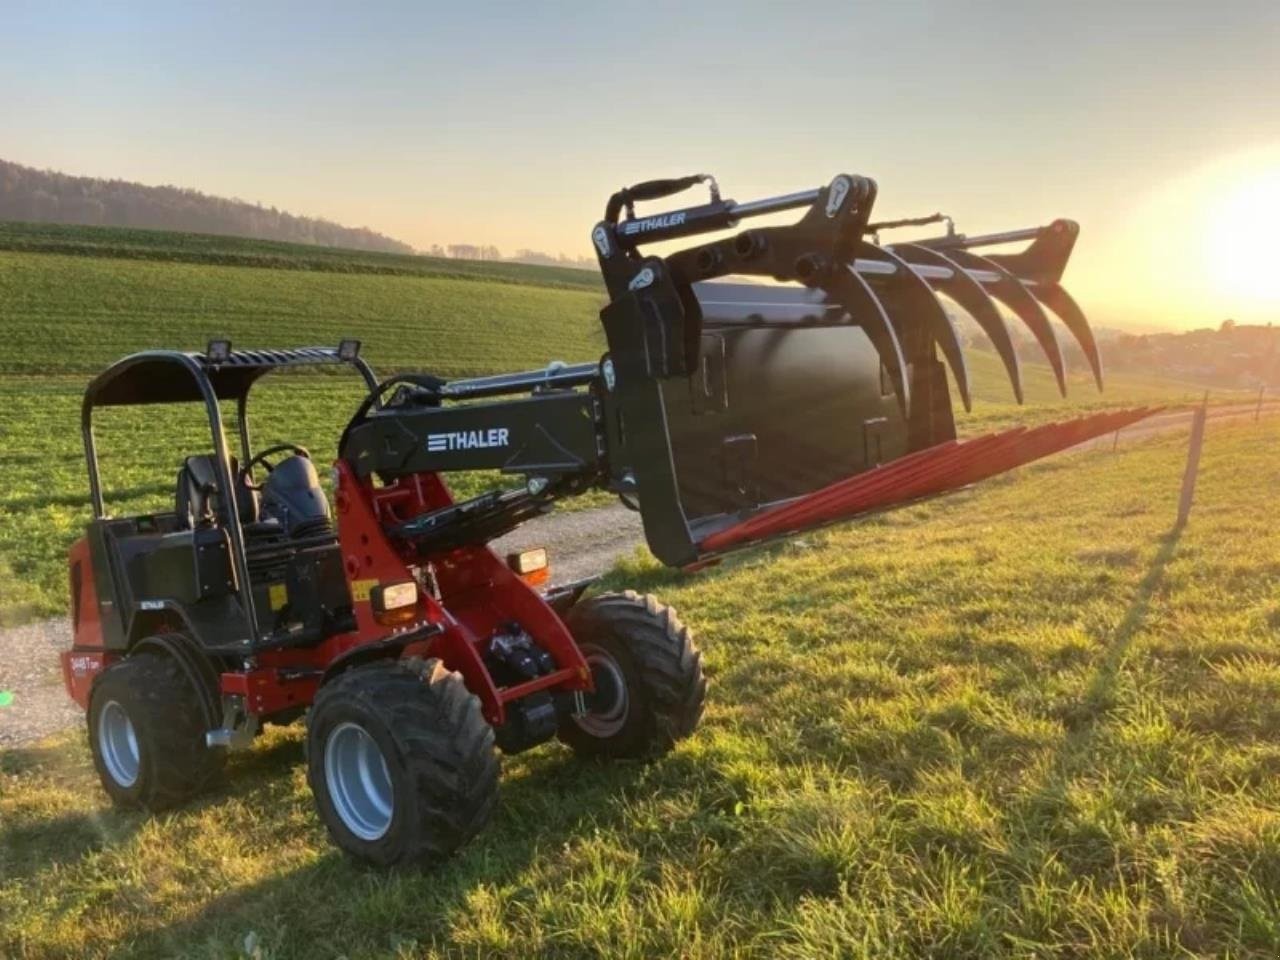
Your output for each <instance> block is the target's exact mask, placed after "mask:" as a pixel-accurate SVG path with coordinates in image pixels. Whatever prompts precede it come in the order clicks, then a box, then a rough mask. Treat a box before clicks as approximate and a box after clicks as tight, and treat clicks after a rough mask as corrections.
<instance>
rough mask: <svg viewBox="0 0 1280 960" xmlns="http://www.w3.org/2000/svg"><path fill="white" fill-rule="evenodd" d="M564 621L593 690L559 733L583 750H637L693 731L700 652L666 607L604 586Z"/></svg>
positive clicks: (701, 697)
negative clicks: (584, 706) (588, 670)
mask: <svg viewBox="0 0 1280 960" xmlns="http://www.w3.org/2000/svg"><path fill="white" fill-rule="evenodd" d="M565 625H566V626H567V627H568V628H569V632H570V633H572V634H573V638H574V640H575V641H576V642H577V644H578V648H579V649H580V650H581V651H582V655H583V657H584V658H585V659H586V661H587V665H588V666H589V667H590V668H591V676H592V680H593V681H594V683H595V692H594V693H592V694H591V695H590V696H589V697H588V698H587V707H588V709H587V712H586V713H585V714H582V715H580V716H571V717H567V718H566V719H565V720H564V721H563V723H562V724H561V726H560V739H561V740H563V741H564V742H565V743H567V744H568V745H569V746H571V747H572V748H573V749H574V750H575V751H576V752H578V753H580V754H584V755H590V756H600V757H609V758H623V757H644V756H653V755H656V754H662V753H666V752H667V751H669V750H670V749H671V748H672V747H673V746H674V745H675V743H676V741H677V740H681V739H683V738H684V737H687V736H689V734H691V733H692V732H693V730H694V727H696V726H697V725H698V719H699V718H700V717H701V716H702V708H703V704H704V701H705V700H706V694H707V681H706V678H705V677H703V675H702V653H701V652H700V651H699V650H698V647H697V644H695V643H694V641H693V635H692V634H691V633H690V631H689V628H688V627H686V626H685V625H684V624H683V623H681V622H680V618H679V617H678V616H676V612H675V611H674V610H673V609H671V607H668V606H666V605H665V604H662V603H659V602H658V600H657V598H656V597H653V596H650V595H647V594H646V595H645V596H640V595H639V594H637V593H634V592H632V591H630V590H628V591H626V592H625V593H605V594H601V595H600V596H597V597H591V598H589V599H587V600H584V601H582V602H581V603H579V604H577V605H576V606H574V607H573V608H572V609H571V610H570V611H569V614H568V616H567V617H566V618H565Z"/></svg>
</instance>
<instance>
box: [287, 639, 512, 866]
mask: <svg viewBox="0 0 1280 960" xmlns="http://www.w3.org/2000/svg"><path fill="white" fill-rule="evenodd" d="M353 728H354V729H355V730H356V731H358V732H353ZM361 734H363V737H364V738H367V740H368V741H371V745H372V746H374V747H376V753H377V755H380V757H381V760H382V762H383V764H385V766H384V767H383V768H382V769H381V771H380V773H378V772H377V769H378V768H377V767H376V766H375V765H373V764H371V763H368V762H367V758H368V757H371V756H374V754H372V753H370V752H369V750H370V744H369V743H366V742H365V741H364V740H362V739H361ZM493 744H494V738H493V729H492V728H491V727H490V726H489V724H488V723H487V722H485V719H484V716H483V715H482V713H481V712H480V701H479V700H478V699H477V698H476V697H475V696H474V695H473V694H472V693H471V692H470V691H469V690H468V689H467V686H466V684H465V683H464V682H463V679H462V676H461V674H458V673H454V672H452V671H450V670H447V669H446V668H445V667H444V665H443V664H442V663H441V662H440V661H439V660H427V661H423V660H420V659H413V660H383V661H379V662H377V663H371V664H366V665H364V666H359V667H354V668H352V669H351V670H348V671H347V672H345V673H343V674H340V675H339V676H338V677H336V678H335V679H333V680H331V681H330V682H329V683H327V684H325V685H324V686H323V687H322V688H321V689H320V693H319V694H318V695H317V696H316V699H315V703H314V705H313V706H312V708H311V714H310V716H309V717H308V718H307V780H308V781H309V783H310V784H311V792H312V794H313V795H314V796H315V800H316V809H317V810H318V811H319V814H320V819H321V820H323V821H324V824H325V826H326V827H327V828H328V830H329V835H330V836H331V837H332V838H333V842H334V843H335V844H337V845H338V847H340V848H341V849H342V850H344V851H345V852H346V853H348V854H349V855H351V856H352V857H354V858H356V859H357V860H361V861H363V862H365V863H370V864H373V865H375V866H379V867H391V866H402V865H406V866H407V865H424V864H430V863H435V862H439V861H441V860H443V859H445V858H446V857H448V856H449V855H450V854H451V853H453V852H454V851H455V850H457V849H458V848H459V847H461V846H462V845H463V844H464V843H466V842H467V841H468V840H470V839H471V838H472V837H473V836H475V835H476V833H478V832H479V831H480V829H481V828H482V827H483V826H484V825H485V824H486V823H487V822H488V820H489V817H490V815H491V814H492V813H493V808H494V805H495V803H496V802H497V798H498V757H497V754H496V753H495V752H494V746H493ZM330 750H332V751H333V752H332V754H330ZM358 757H364V758H365V760H363V761H361V760H352V759H344V758H358ZM353 762H354V763H356V767H355V769H356V770H358V771H363V770H364V769H366V767H367V768H368V769H373V770H375V773H374V774H373V775H372V776H369V777H363V778H356V779H354V780H353V779H351V778H350V777H349V776H345V775H344V774H343V772H342V771H343V770H344V769H350V767H351V764H352V763H353ZM361 762H364V763H366V766H365V767H362V766H360V763H361ZM331 771H332V774H333V775H332V777H331V776H330V772H331ZM384 777H385V779H383V778H384ZM344 783H345V784H349V786H344ZM369 783H374V784H375V788H374V789H375V791H376V792H375V793H374V794H370V793H369V792H368V791H369ZM331 788H332V789H331ZM362 791H364V792H363V793H362ZM371 796H374V797H377V798H379V799H374V800H370V799H369V798H370V797H371ZM362 797H363V799H362ZM369 803H373V804H374V806H372V807H370V806H369V805H368V804H369ZM384 808H389V812H388V810H387V809H384ZM366 813H367V814H368V815H367V816H366Z"/></svg>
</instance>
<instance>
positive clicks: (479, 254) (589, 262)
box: [422, 243, 598, 270]
mask: <svg viewBox="0 0 1280 960" xmlns="http://www.w3.org/2000/svg"><path fill="white" fill-rule="evenodd" d="M422 252H423V253H425V254H426V255H427V256H430V257H447V258H450V259H453V260H506V261H508V262H510V263H533V264H537V265H539V266H544V267H574V268H576V269H578V270H595V269H596V268H597V266H598V264H597V263H596V261H595V260H593V259H591V258H590V257H566V256H565V255H564V254H563V253H561V254H559V255H557V256H552V255H551V254H549V253H543V252H542V251H541V250H529V249H527V248H523V247H522V248H521V249H519V250H517V251H516V252H515V256H513V257H504V256H503V255H502V251H501V250H499V249H498V248H497V247H493V246H477V245H476V244H473V243H450V244H446V245H445V246H441V245H440V244H438V243H433V244H432V245H431V248H430V249H428V250H424V251H422Z"/></svg>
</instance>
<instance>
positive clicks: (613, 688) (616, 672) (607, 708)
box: [574, 646, 630, 738]
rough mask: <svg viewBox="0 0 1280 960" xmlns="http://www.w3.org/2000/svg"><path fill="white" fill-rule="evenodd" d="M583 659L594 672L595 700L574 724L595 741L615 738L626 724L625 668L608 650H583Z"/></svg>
mask: <svg viewBox="0 0 1280 960" xmlns="http://www.w3.org/2000/svg"><path fill="white" fill-rule="evenodd" d="M582 655H583V657H584V658H585V659H586V661H587V666H589V667H590V668H591V678H592V679H593V680H594V681H595V685H596V696H595V702H594V703H592V705H591V709H590V710H589V711H587V712H586V713H584V714H583V715H582V716H580V717H575V718H574V720H575V721H576V722H577V724H578V726H579V727H580V728H581V729H582V731H583V732H584V733H588V734H590V735H591V736H593V737H600V738H608V737H612V736H614V735H616V734H617V733H618V731H619V730H621V729H622V727H623V724H625V723H626V722H627V712H628V709H629V708H630V698H629V697H628V696H627V680H626V675H625V674H624V673H623V672H622V665H621V664H619V663H618V661H617V660H616V659H614V656H613V654H611V653H609V652H608V651H607V650H602V649H600V648H599V647H591V646H583V647H582ZM602 700H603V702H602Z"/></svg>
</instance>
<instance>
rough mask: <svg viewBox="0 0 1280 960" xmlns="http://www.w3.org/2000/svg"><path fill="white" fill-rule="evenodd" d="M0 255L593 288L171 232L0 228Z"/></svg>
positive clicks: (565, 276) (466, 263) (467, 267)
mask: <svg viewBox="0 0 1280 960" xmlns="http://www.w3.org/2000/svg"><path fill="white" fill-rule="evenodd" d="M0 250H9V251H15V252H24V253H61V254H69V255H73V256H82V257H108V258H110V259H113V260H121V259H127V260H154V261H160V262H164V263H196V264H209V265H217V266H237V267H268V268H271V269H280V270H308V271H317V270H318V271H324V272H329V273H372V274H383V275H390V276H395V275H399V276H437V277H463V278H473V279H478V280H489V281H493V280H501V281H503V282H506V283H524V284H536V285H538V286H558V287H569V288H574V289H583V290H593V291H598V290H600V289H601V284H600V278H599V276H598V275H597V274H596V273H594V272H593V271H591V270H577V269H571V268H567V267H549V266H540V265H537V264H525V263H500V262H495V261H479V260H452V259H442V258H439V257H424V256H416V255H412V254H400V253H379V252H373V251H364V250H344V249H340V248H336V247H316V246H311V245H308V244H298V243H282V242H279V241H275V240H254V239H250V238H248V237H225V236H215V235H212V234H207V233H173V232H169V231H164V230H137V229H129V228H126V227H86V226H72V225H68V224H60V223H15V222H12V221H8V222H4V221H0Z"/></svg>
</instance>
